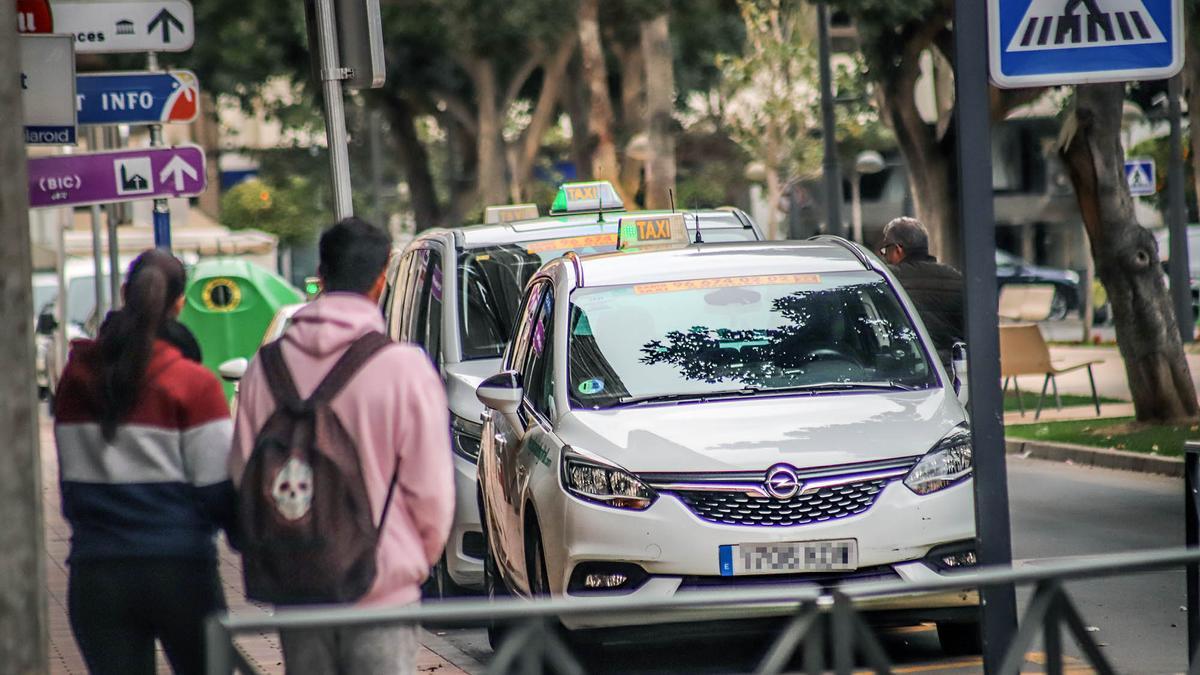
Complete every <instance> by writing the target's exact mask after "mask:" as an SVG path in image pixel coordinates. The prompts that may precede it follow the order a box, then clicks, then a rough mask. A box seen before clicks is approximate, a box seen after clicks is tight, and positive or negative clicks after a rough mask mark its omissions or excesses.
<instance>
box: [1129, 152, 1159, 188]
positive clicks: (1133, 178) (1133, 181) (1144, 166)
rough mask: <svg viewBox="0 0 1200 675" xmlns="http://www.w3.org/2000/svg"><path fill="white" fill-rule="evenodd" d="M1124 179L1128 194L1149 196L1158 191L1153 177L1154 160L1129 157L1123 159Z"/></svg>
mask: <svg viewBox="0 0 1200 675" xmlns="http://www.w3.org/2000/svg"><path fill="white" fill-rule="evenodd" d="M1125 180H1126V182H1128V183H1129V194H1131V195H1133V196H1134V197H1149V196H1150V195H1152V194H1154V193H1156V192H1158V185H1157V183H1156V182H1155V178H1154V160H1153V159H1142V158H1131V159H1127V160H1125Z"/></svg>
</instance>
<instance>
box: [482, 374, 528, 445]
mask: <svg viewBox="0 0 1200 675" xmlns="http://www.w3.org/2000/svg"><path fill="white" fill-rule="evenodd" d="M475 396H476V397H478V398H479V402H480V403H482V404H484V405H485V406H487V407H488V408H490V409H492V410H496V411H498V412H499V413H500V414H501V415H504V418H505V419H506V420H508V423H509V424H510V425H512V427H513V429H514V430H516V432H517V433H518V434H523V433H524V430H525V427H524V425H522V424H521V420H520V419H519V418H518V417H517V409H518V408H520V407H521V400H522V399H523V398H524V397H525V389H524V387H522V386H521V374H520V373H518V372H515V371H512V370H508V371H505V372H503V373H497V374H495V375H492V376H491V377H489V378H487V379H486V380H484V381H483V382H481V383H480V384H479V386H478V387H476V389H475Z"/></svg>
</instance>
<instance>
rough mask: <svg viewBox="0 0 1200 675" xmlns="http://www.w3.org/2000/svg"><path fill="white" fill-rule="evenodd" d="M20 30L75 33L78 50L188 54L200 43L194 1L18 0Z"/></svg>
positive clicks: (26, 31)
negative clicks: (193, 6)
mask: <svg viewBox="0 0 1200 675" xmlns="http://www.w3.org/2000/svg"><path fill="white" fill-rule="evenodd" d="M17 31H18V32H21V33H70V34H72V35H74V36H75V52H76V53H79V54H85V53H113V52H183V51H187V50H189V49H191V48H192V43H193V42H194V41H195V33H196V27H195V21H194V19H193V17H192V3H190V2H188V0H122V1H119V2H106V1H88V0H74V1H72V0H62V1H61V2H60V1H59V0H17Z"/></svg>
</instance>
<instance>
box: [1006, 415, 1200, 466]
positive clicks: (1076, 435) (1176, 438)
mask: <svg viewBox="0 0 1200 675" xmlns="http://www.w3.org/2000/svg"><path fill="white" fill-rule="evenodd" d="M1004 434H1005V435H1006V436H1009V437H1011V438H1020V439H1025V440H1030V441H1058V442H1061V443H1074V444H1076V445H1090V446H1094V447H1099V448H1115V449H1117V450H1128V451H1131V452H1142V453H1146V454H1151V455H1163V456H1166V457H1179V456H1181V455H1183V442H1184V441H1196V440H1200V425H1196V424H1191V425H1188V424H1174V425H1172V424H1167V425H1147V424H1141V423H1139V422H1137V421H1136V420H1134V418H1132V417H1116V418H1109V419H1101V420H1073V421H1069V422H1039V423H1036V424H1012V425H1008V426H1006V427H1005V428H1004Z"/></svg>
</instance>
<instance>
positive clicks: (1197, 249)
mask: <svg viewBox="0 0 1200 675" xmlns="http://www.w3.org/2000/svg"><path fill="white" fill-rule="evenodd" d="M1154 239H1155V240H1156V241H1157V242H1158V257H1159V259H1161V260H1162V264H1163V273H1164V274H1167V281H1168V283H1169V282H1170V274H1169V272H1170V266H1171V260H1170V259H1171V232H1170V231H1169V230H1168V229H1167V228H1165V227H1164V228H1161V229H1158V230H1155V231H1154ZM1187 241H1188V245H1187V251H1188V280H1189V282H1190V286H1191V294H1192V317H1193V318H1194V319H1197V320H1200V224H1197V223H1192V224H1190V225H1188V226H1187Z"/></svg>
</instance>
